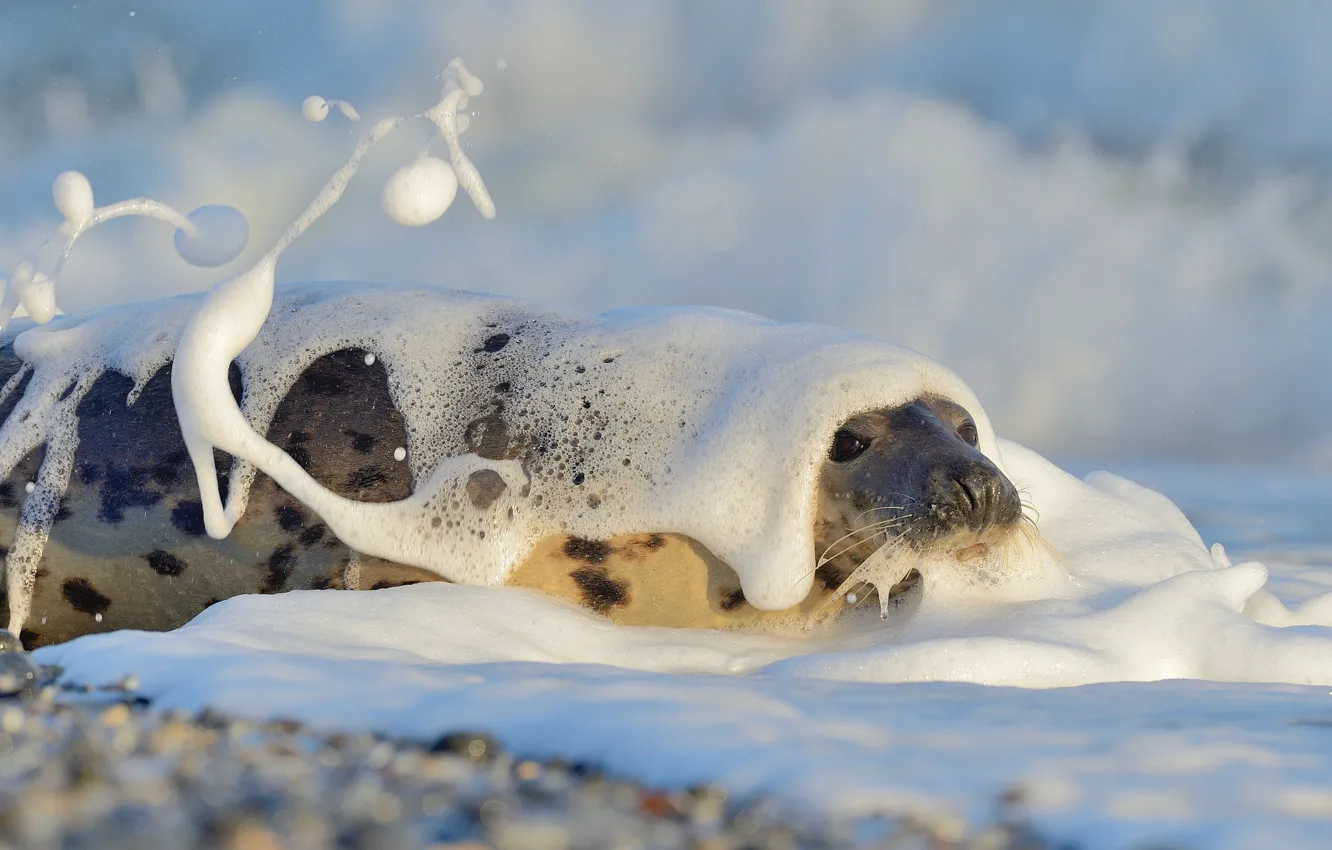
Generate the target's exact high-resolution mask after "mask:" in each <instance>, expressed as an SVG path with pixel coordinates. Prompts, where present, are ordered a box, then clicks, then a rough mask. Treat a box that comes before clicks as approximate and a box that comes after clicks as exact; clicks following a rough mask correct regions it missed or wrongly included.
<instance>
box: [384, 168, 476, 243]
mask: <svg viewBox="0 0 1332 850" xmlns="http://www.w3.org/2000/svg"><path fill="white" fill-rule="evenodd" d="M457 194H458V178H457V177H456V176H455V175H454V173H453V168H452V167H450V166H449V164H448V163H447V162H445V161H444V160H442V159H438V158H437V157H433V156H423V157H421V158H420V159H418V160H416V161H415V162H413V163H411V164H410V165H404V166H403V167H402V168H399V169H398V170H397V171H395V172H394V173H393V176H392V177H390V178H389V179H388V182H387V183H385V184H384V194H383V197H382V203H383V207H384V212H385V213H387V214H388V216H389V218H391V219H393V220H394V221H396V222H397V223H398V224H401V225H403V226H405V227H421V226H423V225H427V224H430V223H431V222H432V221H434V220H436V219H437V218H439V217H440V216H442V215H443V214H444V212H445V211H446V210H447V209H448V208H449V206H450V205H451V204H452V203H453V198H454V196H456V195H457Z"/></svg>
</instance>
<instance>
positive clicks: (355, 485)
mask: <svg viewBox="0 0 1332 850" xmlns="http://www.w3.org/2000/svg"><path fill="white" fill-rule="evenodd" d="M387 480H388V476H387V475H385V474H384V470H382V469H380V468H379V467H377V466H363V467H361V468H360V469H354V470H352V471H351V473H350V474H348V475H347V489H349V490H365V489H368V488H370V487H374V486H376V485H379V484H383V483H384V482H385V481H387Z"/></svg>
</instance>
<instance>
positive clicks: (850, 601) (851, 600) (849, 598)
mask: <svg viewBox="0 0 1332 850" xmlns="http://www.w3.org/2000/svg"><path fill="white" fill-rule="evenodd" d="M858 599H860V597H859V596H856V595H855V594H854V593H848V594H847V595H846V604H847V605H855V604H856V601H857V600H858Z"/></svg>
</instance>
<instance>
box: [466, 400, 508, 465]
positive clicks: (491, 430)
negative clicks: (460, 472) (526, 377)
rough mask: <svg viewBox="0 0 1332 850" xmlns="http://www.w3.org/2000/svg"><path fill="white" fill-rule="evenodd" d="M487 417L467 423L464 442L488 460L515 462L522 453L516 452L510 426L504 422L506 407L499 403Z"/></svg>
mask: <svg viewBox="0 0 1332 850" xmlns="http://www.w3.org/2000/svg"><path fill="white" fill-rule="evenodd" d="M493 407H494V409H493V410H492V411H491V412H490V413H487V414H486V415H485V416H478V417H477V418H475V419H473V420H472V421H471V422H468V423H467V428H466V429H465V430H464V431H463V440H464V441H465V442H466V443H467V447H468V448H469V449H471V450H472V451H473V452H475V453H476V454H478V455H480V456H481V457H483V458H485V459H486V460H513V459H514V458H517V457H518V456H519V454H520V452H517V451H514V450H513V449H514V446H513V441H512V440H510V439H509V425H508V423H507V422H505V421H504V405H502V404H500V403H499V402H498V401H497V402H495V403H494V404H493Z"/></svg>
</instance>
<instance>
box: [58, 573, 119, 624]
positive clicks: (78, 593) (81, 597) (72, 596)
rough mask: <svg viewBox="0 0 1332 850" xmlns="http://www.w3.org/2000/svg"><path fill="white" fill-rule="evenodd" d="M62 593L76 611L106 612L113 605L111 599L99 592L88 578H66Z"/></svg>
mask: <svg viewBox="0 0 1332 850" xmlns="http://www.w3.org/2000/svg"><path fill="white" fill-rule="evenodd" d="M60 595H61V596H64V597H65V601H66V602H68V603H69V604H70V606H71V607H72V608H73V609H74V610H75V611H78V612H80V613H82V614H87V615H89V616H96V615H98V614H105V613H106V610H107V609H108V608H110V607H111V600H110V599H108V598H107V597H105V596H103V595H102V594H100V593H98V592H97V588H95V587H93V586H92V582H90V581H88V580H87V579H86V578H71V579H66V580H65V583H64V584H62V585H60Z"/></svg>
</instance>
